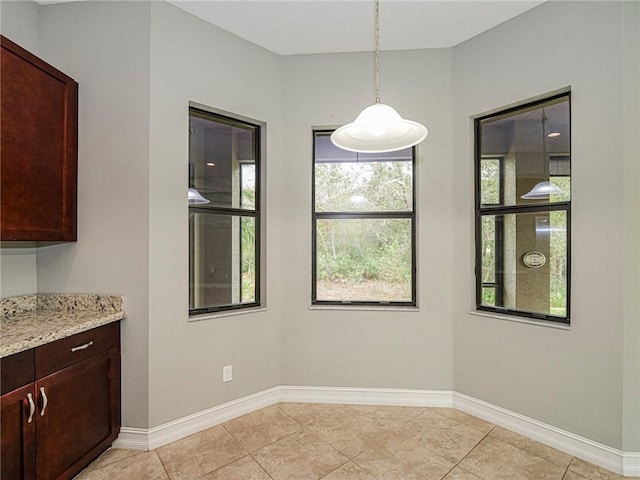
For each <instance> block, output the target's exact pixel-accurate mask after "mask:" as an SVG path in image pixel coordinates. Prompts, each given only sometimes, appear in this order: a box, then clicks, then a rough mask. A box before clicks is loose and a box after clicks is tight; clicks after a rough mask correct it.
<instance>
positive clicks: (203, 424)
mask: <svg viewBox="0 0 640 480" xmlns="http://www.w3.org/2000/svg"><path fill="white" fill-rule="evenodd" d="M279 401H280V394H279V387H273V388H270V389H268V390H263V391H261V392H258V393H254V394H252V395H247V396H246V397H242V398H239V399H237V400H232V401H231V402H227V403H223V404H222V405H218V406H217V407H213V408H209V409H207V410H203V411H201V412H198V413H194V414H192V415H188V416H186V417H182V418H179V419H177V420H173V421H171V422H167V423H165V424H163V425H159V426H157V427H153V428H150V429H149V430H144V429H140V428H126V427H123V428H122V429H121V430H120V435H119V436H118V439H117V440H116V441H115V442H114V444H113V446H114V447H115V448H131V449H135V450H153V449H155V448H158V447H161V446H163V445H166V444H168V443H171V442H175V441H176V440H180V439H181V438H184V437H187V436H189V435H191V434H194V433H197V432H200V431H202V430H205V429H207V428H211V427H213V426H215V425H219V424H221V423H223V422H227V421H229V420H232V419H234V418H237V417H240V416H242V415H246V414H247V413H251V412H253V411H255V410H259V409H261V408H264V407H268V406H270V405H273V404H275V403H278V402H279Z"/></svg>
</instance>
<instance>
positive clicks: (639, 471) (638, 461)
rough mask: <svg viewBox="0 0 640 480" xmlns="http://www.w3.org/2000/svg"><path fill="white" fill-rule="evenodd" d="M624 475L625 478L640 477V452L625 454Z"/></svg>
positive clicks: (623, 456) (623, 462)
mask: <svg viewBox="0 0 640 480" xmlns="http://www.w3.org/2000/svg"><path fill="white" fill-rule="evenodd" d="M622 474H623V475H624V476H625V477H640V452H623V454H622Z"/></svg>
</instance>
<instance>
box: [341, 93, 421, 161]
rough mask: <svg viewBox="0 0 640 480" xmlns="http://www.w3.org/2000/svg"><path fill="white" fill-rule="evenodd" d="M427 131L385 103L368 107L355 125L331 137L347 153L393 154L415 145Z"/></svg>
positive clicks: (342, 128)
mask: <svg viewBox="0 0 640 480" xmlns="http://www.w3.org/2000/svg"><path fill="white" fill-rule="evenodd" d="M428 133H429V132H428V130H427V129H426V128H425V127H424V126H423V125H421V124H419V123H418V122H414V121H412V120H405V119H404V118H402V117H401V116H400V114H398V112H396V110H395V109H394V108H393V107H390V106H389V105H385V104H384V103H374V104H373V105H370V106H368V107H367V108H365V109H364V110H363V111H362V112H360V115H358V117H357V118H356V119H355V121H354V122H352V123H348V124H346V125H343V126H342V127H340V128H338V129H337V130H336V131H335V132H333V134H331V141H332V142H333V144H334V145H335V146H337V147H339V148H342V149H343V150H348V151H350V152H365V153H380V152H393V151H395V150H402V149H404V148H408V147H412V146H414V145H417V144H418V143H420V142H421V141H423V140H424V139H425V138H427V135H428Z"/></svg>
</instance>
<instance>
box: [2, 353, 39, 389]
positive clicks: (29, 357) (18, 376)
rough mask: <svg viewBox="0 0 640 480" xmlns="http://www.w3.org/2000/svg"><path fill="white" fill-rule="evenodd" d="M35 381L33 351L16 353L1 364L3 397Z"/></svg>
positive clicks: (4, 359)
mask: <svg viewBox="0 0 640 480" xmlns="http://www.w3.org/2000/svg"><path fill="white" fill-rule="evenodd" d="M34 380H35V376H34V371H33V349H31V350H26V351H24V352H19V353H14V354H13V355H9V356H8V357H4V358H2V361H1V362H0V391H1V393H0V394H1V395H4V394H5V393H8V392H10V391H12V390H15V389H16V388H20V387H22V386H24V385H26V384H28V383H31V382H33V381H34Z"/></svg>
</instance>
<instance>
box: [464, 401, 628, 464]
mask: <svg viewBox="0 0 640 480" xmlns="http://www.w3.org/2000/svg"><path fill="white" fill-rule="evenodd" d="M453 408H455V409H458V410H461V411H463V412H466V413H469V414H471V415H474V416H476V417H479V418H482V419H483V420H486V421H488V422H491V423H493V424H495V425H499V426H501V427H504V428H506V429H508V430H511V431H512V432H516V433H519V434H521V435H524V436H525V437H529V438H531V439H533V440H536V441H538V442H540V443H543V444H545V445H548V446H550V447H553V448H555V449H557V450H560V451H562V452H565V453H568V454H569V455H573V456H574V457H578V458H581V459H582V460H585V461H587V462H589V463H593V464H594V465H598V466H600V467H603V468H606V469H607V470H611V471H613V472H616V473H618V474H622V475H625V476H637V475H640V468H638V467H639V466H640V454H638V453H636V452H623V451H621V450H617V449H615V448H611V447H608V446H606V445H603V444H601V443H598V442H594V441H593V440H589V439H588V438H584V437H581V436H579V435H576V434H574V433H571V432H568V431H566V430H562V429H560V428H557V427H554V426H553V425H548V424H546V423H543V422H540V421H538V420H534V419H533V418H529V417H526V416H524V415H520V414H519V413H515V412H512V411H510V410H507V409H505V408H502V407H498V406H496V405H492V404H490V403H488V402H484V401H482V400H478V399H477V398H473V397H470V396H468V395H464V394H462V393H457V392H454V393H453ZM634 462H635V463H634Z"/></svg>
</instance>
